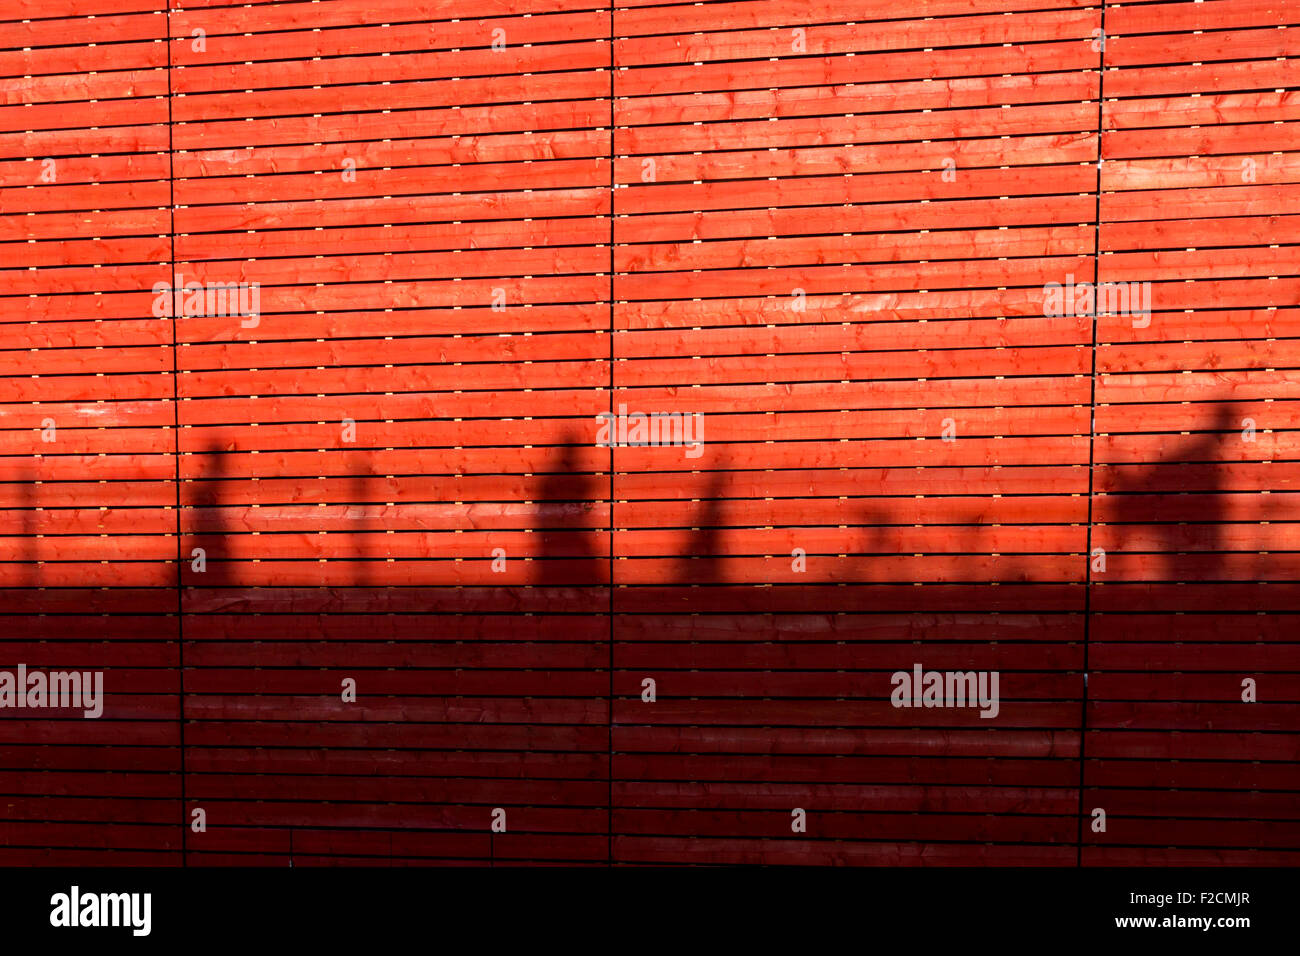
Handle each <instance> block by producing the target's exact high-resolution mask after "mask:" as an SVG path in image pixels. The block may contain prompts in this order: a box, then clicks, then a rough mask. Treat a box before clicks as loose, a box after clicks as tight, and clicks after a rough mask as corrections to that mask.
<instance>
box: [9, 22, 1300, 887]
mask: <svg viewBox="0 0 1300 956" xmlns="http://www.w3.org/2000/svg"><path fill="white" fill-rule="evenodd" d="M1298 28H1300V4H1298V3H1295V2H1293V0H1206V2H1152V3H1133V4H1123V5H1120V4H1113V3H1107V4H1105V5H1104V6H1103V5H1102V4H1101V3H1100V2H1098V0H1092V2H1085V0H919V2H917V3H914V4H911V5H903V6H900V5H898V4H895V3H886V2H884V0H837V2H834V3H831V2H822V0H812V2H810V0H799V2H794V0H737V2H707V3H663V2H656V3H648V2H640V0H624V2H620V3H617V4H616V5H615V6H614V7H611V6H609V5H605V6H593V5H592V4H591V3H590V2H588V0H480V2H477V3H469V2H467V0H416V2H411V0H403V2H399V0H322V2H274V3H273V2H254V3H245V4H239V5H226V4H221V3H217V2H206V0H192V2H191V3H190V4H187V5H186V6H185V7H184V8H181V7H175V8H172V9H168V8H166V7H165V6H164V5H157V4H150V3H149V2H148V0H58V2H55V3H40V4H38V3H35V2H34V0H0V76H2V77H3V80H2V81H0V82H2V83H3V89H4V100H3V102H2V103H0V186H2V187H3V191H2V192H0V209H2V210H3V213H4V216H3V217H2V218H0V229H2V230H3V234H0V250H2V251H3V253H4V255H3V258H0V273H2V274H3V284H2V285H0V310H2V314H0V354H3V359H2V360H0V362H2V364H0V388H2V389H3V394H0V440H3V442H4V446H3V448H2V449H0V548H2V549H3V550H2V551H0V601H2V602H3V603H2V604H0V629H2V630H0V638H2V639H3V644H2V647H3V660H2V661H0V670H14V669H16V668H17V666H18V665H19V664H25V665H26V666H27V667H28V668H29V669H33V670H59V669H72V668H75V669H78V670H84V671H96V670H100V671H103V673H104V683H105V690H106V694H107V696H106V703H105V710H104V715H103V717H102V718H100V719H98V720H88V719H83V718H82V717H81V714H80V711H75V710H57V711H51V712H34V711H30V710H26V709H23V710H20V709H16V708H15V709H10V708H4V707H0V718H2V720H0V735H3V736H2V738H0V779H2V781H3V782H2V787H3V794H4V800H3V801H2V805H0V863H10V864H12V863H59V864H83V863H111V864H164V865H180V864H182V863H185V864H189V865H228V864H252V865H287V864H290V863H292V864H294V865H314V864H326V863H330V864H339V863H342V864H381V865H389V864H393V865H398V864H412V863H416V864H428V863H456V864H470V863H477V864H484V863H595V864H602V865H604V864H608V863H726V862H760V863H799V864H810V863H811V864H818V863H850V864H902V865H914V864H940V865H942V864H997V865H1005V864H1046V865H1070V866H1073V865H1078V864H1083V865H1117V864H1118V865H1133V864H1160V863H1180V864H1230V865H1233V864H1247V863H1250V864H1291V863H1294V862H1296V859H1297V854H1298V853H1300V801H1298V800H1297V793H1298V792H1300V773H1298V772H1297V763H1296V760H1297V756H1298V750H1300V746H1298V741H1300V736H1298V734H1300V710H1298V707H1300V694H1298V693H1297V690H1300V682H1298V678H1297V674H1298V673H1300V665H1298V662H1300V658H1298V657H1297V653H1298V650H1297V649H1298V648H1300V641H1298V640H1297V636H1296V635H1297V629H1296V622H1297V617H1296V615H1297V613H1300V591H1297V588H1296V580H1297V560H1296V555H1297V553H1300V549H1297V548H1296V546H1295V542H1294V540H1293V539H1294V537H1295V535H1296V533H1297V532H1296V528H1297V524H1296V522H1297V520H1298V518H1300V513H1298V512H1297V498H1296V493H1297V491H1296V469H1297V461H1298V456H1297V455H1296V453H1295V448H1294V447H1293V445H1294V442H1295V436H1296V435H1297V430H1296V425H1295V423H1294V421H1295V419H1296V416H1297V414H1298V413H1297V408H1298V407H1300V406H1297V405H1296V399H1297V398H1300V392H1298V391H1297V388H1298V385H1300V376H1298V375H1297V372H1296V368H1297V366H1298V365H1300V363H1297V362H1296V361H1295V359H1294V357H1293V356H1292V355H1291V352H1292V351H1294V344H1295V342H1297V341H1298V340H1300V339H1298V338H1297V329H1300V324H1298V323H1300V308H1298V306H1300V275H1298V273H1300V270H1298V269H1297V263H1298V262H1300V257H1298V256H1297V253H1296V248H1297V246H1296V241H1297V230H1296V226H1297V223H1300V138H1297V129H1300V107H1297V103H1300V98H1297V95H1296V89H1297V88H1298V87H1300V81H1297V76H1300V74H1298V73H1297V72H1296V67H1295V62H1294V60H1295V57H1296V56H1297V54H1300V49H1298V48H1297V40H1296V37H1297V36H1300V33H1298V32H1297V30H1298ZM1103 41H1104V42H1103ZM177 276H179V277H180V281H182V282H191V281H194V282H200V283H258V284H259V296H260V311H259V314H258V315H257V317H256V318H255V319H251V318H248V317H241V316H235V315H229V314H220V315H209V314H204V315H197V316H195V315H184V316H180V317H176V318H168V317H162V318H159V317H157V316H156V315H155V312H154V306H155V305H156V304H157V299H158V297H157V296H156V295H155V291H154V290H155V284H157V283H165V282H169V281H175V277H177ZM1067 281H1074V282H1077V283H1085V282H1088V283H1091V282H1098V281H1100V282H1112V283H1119V282H1124V283H1150V290H1151V291H1150V302H1151V311H1150V317H1149V319H1150V320H1149V322H1145V321H1144V320H1143V319H1142V318H1137V317H1134V316H1131V315H1112V314H1103V315H1101V316H1100V317H1098V318H1097V319H1096V320H1095V321H1094V320H1093V318H1092V317H1091V316H1090V315H1088V314H1066V315H1051V314H1048V313H1049V312H1051V311H1052V310H1051V309H1049V308H1047V307H1046V306H1045V294H1044V289H1045V286H1047V285H1048V284H1050V283H1066V282H1067ZM621 408H622V409H626V410H627V411H629V412H645V413H654V412H665V413H681V414H685V415H688V416H689V415H694V414H697V413H698V414H699V415H700V416H701V419H700V420H701V421H702V423H703V425H702V427H703V434H702V436H701V437H702V439H703V443H702V445H700V446H699V448H698V449H696V450H691V449H687V448H684V447H682V446H680V445H676V446H672V445H670V446H636V445H622V446H618V447H608V446H607V445H606V444H602V443H601V442H600V441H599V435H598V422H597V416H598V415H599V414H600V413H602V412H608V411H611V410H613V411H615V412H617V411H619V410H620V409H621ZM914 664H921V665H922V666H924V667H925V668H926V669H937V670H961V671H966V670H976V671H996V672H998V673H999V675H1000V693H1001V701H1000V708H999V712H998V714H997V716H996V717H995V718H993V719H986V718H982V717H981V716H980V714H979V712H978V710H975V709H912V708H896V707H894V706H892V705H891V702H890V695H891V690H892V683H891V675H892V674H893V673H894V672H896V671H900V670H902V671H909V672H910V671H911V669H912V667H913V665H914ZM1247 679H1249V680H1250V681H1253V682H1255V685H1256V694H1257V697H1258V699H1257V701H1255V702H1246V701H1244V700H1243V681H1245V680H1247ZM647 682H653V683H652V684H650V685H648V684H647ZM353 685H354V686H355V700H353V699H351V693H350V690H349V689H350V688H351V687H352V686H353ZM647 686H651V687H652V688H653V692H654V693H653V697H654V699H653V700H652V701H649V700H646V699H645V697H648V696H650V693H649V691H648V690H647ZM796 809H798V810H803V811H805V813H806V830H802V831H796V830H795V829H794V828H792V821H793V820H794V817H793V816H792V813H793V811H795V810H796ZM199 810H201V811H202V814H200V816H201V817H202V818H203V821H204V823H205V824H206V826H205V827H197V826H196V825H194V820H195V814H196V811H199ZM1097 810H1103V811H1105V821H1106V825H1105V829H1104V830H1101V829H1099V828H1098V826H1097V824H1096V822H1095V820H1096V817H1097V814H1096V811H1097ZM494 821H495V822H496V824H497V825H496V827H495V828H494V825H493V824H494Z"/></svg>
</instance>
